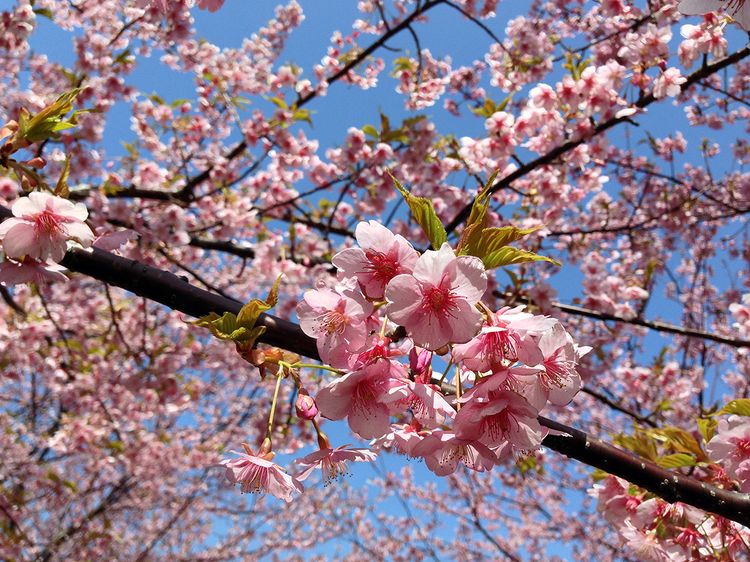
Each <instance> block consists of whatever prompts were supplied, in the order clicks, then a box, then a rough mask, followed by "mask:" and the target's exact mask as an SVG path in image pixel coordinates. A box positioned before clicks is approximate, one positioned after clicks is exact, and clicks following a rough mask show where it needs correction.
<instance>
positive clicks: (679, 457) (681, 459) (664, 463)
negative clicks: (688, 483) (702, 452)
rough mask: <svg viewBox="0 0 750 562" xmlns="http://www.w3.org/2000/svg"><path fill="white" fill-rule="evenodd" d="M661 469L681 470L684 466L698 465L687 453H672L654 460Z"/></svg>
mask: <svg viewBox="0 0 750 562" xmlns="http://www.w3.org/2000/svg"><path fill="white" fill-rule="evenodd" d="M656 464H658V465H659V466H660V467H662V468H682V467H684V466H696V465H697V464H698V463H697V462H696V461H695V458H694V457H693V455H688V454H687V453H674V454H673V455H666V456H664V457H661V458H660V459H657V460H656Z"/></svg>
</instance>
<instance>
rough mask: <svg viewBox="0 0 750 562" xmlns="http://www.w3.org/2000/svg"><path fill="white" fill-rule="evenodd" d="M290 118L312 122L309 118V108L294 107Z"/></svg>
mask: <svg viewBox="0 0 750 562" xmlns="http://www.w3.org/2000/svg"><path fill="white" fill-rule="evenodd" d="M292 119H293V120H294V121H305V122H306V123H309V124H310V125H312V124H313V122H312V119H310V110H309V109H295V110H294V113H293V114H292Z"/></svg>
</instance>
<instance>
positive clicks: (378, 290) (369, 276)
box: [332, 221, 419, 299]
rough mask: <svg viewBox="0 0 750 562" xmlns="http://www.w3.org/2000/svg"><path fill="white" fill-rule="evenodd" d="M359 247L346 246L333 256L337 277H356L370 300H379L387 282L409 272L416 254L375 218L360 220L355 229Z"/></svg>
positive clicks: (407, 244)
mask: <svg viewBox="0 0 750 562" xmlns="http://www.w3.org/2000/svg"><path fill="white" fill-rule="evenodd" d="M355 235H356V237H357V242H358V243H359V246H360V247H359V248H348V249H346V250H343V251H341V252H339V253H338V254H336V255H335V256H334V257H333V260H332V262H333V265H335V266H336V267H337V268H338V270H339V275H340V276H341V277H356V279H357V281H358V282H359V285H360V287H361V288H362V292H363V293H364V294H365V295H366V296H367V297H368V298H370V299H382V298H383V291H384V290H385V286H386V285H387V284H388V282H389V281H390V280H391V279H393V278H394V277H395V276H396V275H400V274H405V273H411V272H412V270H413V269H414V264H415V263H416V262H417V259H418V257H419V255H418V254H417V252H416V251H415V250H414V248H412V246H411V244H409V242H407V241H406V239H404V238H403V237H402V236H401V235H398V234H395V235H394V234H393V233H392V232H391V231H390V230H388V229H387V228H386V227H384V226H383V225H381V224H380V223H378V222H376V221H369V222H361V223H359V224H358V225H357V229H356V231H355Z"/></svg>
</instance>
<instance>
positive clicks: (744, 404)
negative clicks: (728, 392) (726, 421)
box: [716, 398, 750, 416]
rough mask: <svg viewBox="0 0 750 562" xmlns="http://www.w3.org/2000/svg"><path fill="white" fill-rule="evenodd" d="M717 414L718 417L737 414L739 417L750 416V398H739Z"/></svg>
mask: <svg viewBox="0 0 750 562" xmlns="http://www.w3.org/2000/svg"><path fill="white" fill-rule="evenodd" d="M716 413H717V414H718V415H721V414H737V415H738V416H750V398H738V399H737V400H732V401H731V402H728V403H727V405H726V406H724V407H723V408H722V409H721V410H719V411H718V412H716Z"/></svg>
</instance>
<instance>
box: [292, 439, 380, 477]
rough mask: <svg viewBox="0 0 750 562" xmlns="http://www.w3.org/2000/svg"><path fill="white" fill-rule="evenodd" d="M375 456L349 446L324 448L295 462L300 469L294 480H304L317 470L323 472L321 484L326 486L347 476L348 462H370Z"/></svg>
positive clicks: (370, 452) (364, 450)
mask: <svg viewBox="0 0 750 562" xmlns="http://www.w3.org/2000/svg"><path fill="white" fill-rule="evenodd" d="M376 456H377V455H375V453H373V452H372V451H370V450H368V449H357V448H351V447H350V446H349V445H342V446H341V447H336V448H335V449H331V448H330V447H325V448H322V449H320V450H318V451H315V452H314V453H310V454H309V455H307V456H305V457H302V458H301V459H297V460H296V461H295V462H296V463H297V464H299V465H300V467H301V468H302V472H300V473H299V474H297V476H296V478H297V479H298V480H306V479H307V478H308V477H309V476H310V474H312V472H313V470H315V469H316V468H319V469H320V470H321V471H322V472H323V482H325V483H326V485H327V484H330V483H331V482H332V481H334V480H336V479H338V478H341V477H343V476H345V475H346V474H347V463H348V462H370V461H374V460H375V458H376Z"/></svg>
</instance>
